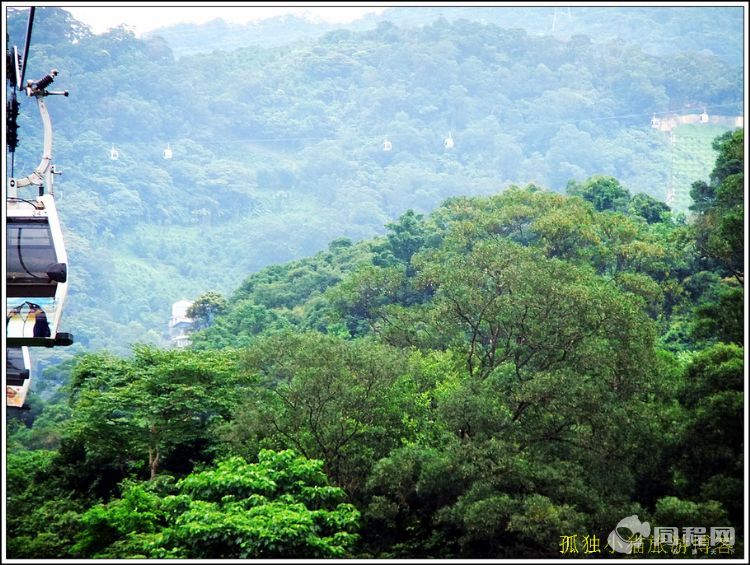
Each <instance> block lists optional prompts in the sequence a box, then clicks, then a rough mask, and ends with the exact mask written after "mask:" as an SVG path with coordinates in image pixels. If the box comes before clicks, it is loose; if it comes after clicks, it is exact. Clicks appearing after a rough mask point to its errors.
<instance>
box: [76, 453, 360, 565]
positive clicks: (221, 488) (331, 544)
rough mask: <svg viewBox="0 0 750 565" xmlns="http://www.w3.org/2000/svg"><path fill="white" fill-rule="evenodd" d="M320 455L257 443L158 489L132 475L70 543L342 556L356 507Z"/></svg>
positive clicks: (94, 552)
mask: <svg viewBox="0 0 750 565" xmlns="http://www.w3.org/2000/svg"><path fill="white" fill-rule="evenodd" d="M322 466H323V464H322V462H321V461H316V460H309V459H305V458H303V457H300V456H299V455H297V454H295V453H294V452H293V451H281V452H273V451H269V450H262V451H261V452H260V453H259V454H258V463H248V462H247V461H245V460H244V459H242V458H241V457H232V458H229V459H226V460H223V461H220V462H219V463H218V464H217V465H216V467H215V468H211V469H207V470H204V471H201V472H194V473H192V474H190V475H188V476H187V477H185V478H184V479H182V480H180V481H178V482H177V483H176V485H175V486H174V487H173V488H172V489H171V490H173V491H174V492H175V494H170V495H166V496H162V495H159V494H157V493H154V492H150V490H149V489H148V488H147V487H146V486H145V485H141V484H137V483H133V484H129V485H126V486H125V489H124V492H123V496H122V498H119V499H116V500H113V501H111V502H109V503H108V504H106V505H98V506H95V507H93V508H91V509H90V510H89V511H88V512H86V514H84V515H83V518H82V523H83V530H82V532H81V534H80V535H79V540H78V543H77V545H76V546H75V548H74V550H75V551H76V552H78V553H79V554H80V555H82V556H86V557H98V558H136V557H140V558H144V557H146V558H170V557H172V558H174V557H183V558H184V557H190V558H193V559H206V558H211V559H217V558H218V559H221V558H224V559H258V558H280V557H284V558H293V557H297V558H300V557H305V558H322V557H339V558H341V557H346V556H347V555H349V552H350V551H351V549H352V547H353V544H354V543H355V542H356V540H357V534H356V531H357V528H358V523H359V512H357V510H356V509H355V508H354V507H353V506H352V505H351V504H346V503H344V502H343V499H344V492H343V491H342V490H341V489H340V488H337V487H332V486H330V485H329V484H328V478H327V477H326V475H325V474H324V473H323V471H322Z"/></svg>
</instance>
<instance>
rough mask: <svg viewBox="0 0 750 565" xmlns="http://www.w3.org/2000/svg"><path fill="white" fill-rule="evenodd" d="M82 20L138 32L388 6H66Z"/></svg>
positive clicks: (338, 18) (324, 16)
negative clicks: (127, 27)
mask: <svg viewBox="0 0 750 565" xmlns="http://www.w3.org/2000/svg"><path fill="white" fill-rule="evenodd" d="M60 7H61V8H63V9H65V10H67V11H68V12H70V13H71V14H73V17H75V18H76V19H77V20H78V21H81V22H83V23H85V24H87V25H88V26H90V27H91V30H92V31H93V32H94V33H103V32H105V31H107V30H108V29H110V28H113V27H117V26H119V25H121V24H125V25H127V26H129V27H130V28H131V29H132V30H133V31H134V32H135V34H136V35H140V34H142V33H145V32H148V31H151V30H154V29H157V28H160V27H164V26H169V25H175V24H179V23H205V22H208V21H211V20H215V19H217V18H221V19H223V20H226V21H227V22H233V23H247V22H249V21H252V20H260V19H266V18H272V17H275V16H280V15H283V14H296V15H300V16H302V15H305V16H307V17H309V18H311V19H313V20H322V21H327V22H337V23H343V22H350V21H352V20H355V19H358V18H361V17H362V16H364V15H365V14H367V13H372V12H382V11H383V10H384V9H385V8H383V7H376V6H369V7H368V6H367V5H362V6H358V7H330V5H329V6H328V7H321V6H316V5H314V4H312V3H297V4H296V5H295V6H292V5H288V6H272V7H271V6H258V5H253V4H248V3H245V5H242V4H236V5H225V6H208V5H195V4H193V5H188V4H186V5H177V4H175V5H172V6H169V7H164V6H157V7H154V6H132V5H131V6H111V5H110V6H80V7H66V6H64V5H63V6H60Z"/></svg>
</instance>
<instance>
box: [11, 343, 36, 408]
mask: <svg viewBox="0 0 750 565" xmlns="http://www.w3.org/2000/svg"><path fill="white" fill-rule="evenodd" d="M5 351H6V357H5V405H6V406H9V407H12V408H22V407H23V405H24V402H25V401H26V395H27V394H28V392H29V385H30V383H31V378H30V377H31V359H30V357H29V348H28V347H8V348H7V349H6V350H5Z"/></svg>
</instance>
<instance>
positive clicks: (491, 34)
mask: <svg viewBox="0 0 750 565" xmlns="http://www.w3.org/2000/svg"><path fill="white" fill-rule="evenodd" d="M706 10H707V11H706V12H705V15H706V17H709V16H710V15H711V14H713V13H714V12H713V11H712V10H711V9H706ZM730 12H731V10H730ZM399 13H401V12H399ZM417 13H418V14H422V11H421V10H417ZM425 13H426V12H425ZM483 13H484V12H483ZM503 13H504V11H503ZM691 13H692V12H691ZM696 13H704V12H701V11H700V10H698V11H696ZM718 13H720V14H724V13H725V12H718ZM602 14H603V16H604V17H605V20H606V17H607V14H609V12H607V11H606V10H605V11H604V12H602ZM420 17H421V16H420ZM518 17H521V16H520V15H519V16H518ZM592 17H593V16H590V15H587V18H588V19H591V18H592ZM664 21H672V20H671V19H667V20H664ZM676 21H682V20H680V18H679V17H678V18H677V19H676V20H675V22H676ZM691 21H693V20H691ZM705 21H706V18H698V19H697V20H695V22H697V23H694V24H691V25H697V26H703V25H705V24H704V22H705ZM25 24H26V20H25V12H23V11H19V12H16V11H11V12H10V19H9V32H10V39H11V42H14V41H15V42H17V43H21V42H22V40H23V33H24V30H25ZM601 25H604V24H603V23H602V24H601ZM665 29H668V28H665ZM690 29H693V28H687V27H683V28H678V29H677V30H673V31H672V32H671V33H672V35H669V37H677V36H678V35H679V34H677V31H680V32H685V33H687V34H688V35H690V36H691V37H692V36H693V35H692V32H690V33H688V32H689V31H690ZM701 29H702V28H701ZM731 30H732V26H730V25H727V26H721V27H717V28H715V29H714V31H713V33H714V34H715V33H721V32H725V33H726V34H727V36H728V37H730V38H731V37H734V36H733V35H732V33H731ZM665 33H666V32H665ZM660 37H661V39H664V37H665V36H660ZM707 37H712V35H709V36H707ZM600 39H601V38H599V37H594V38H590V37H588V36H584V35H580V34H579V35H575V36H573V37H570V38H569V39H567V40H564V39H555V38H552V37H549V36H536V35H528V34H527V33H526V32H524V31H523V30H522V29H519V28H508V27H500V26H498V25H495V24H493V23H481V22H478V21H470V20H467V19H461V20H456V21H448V20H447V19H438V20H436V21H434V23H431V24H429V25H422V26H421V27H404V28H401V27H398V26H397V25H395V24H393V23H389V22H387V21H383V22H380V23H379V24H378V25H377V27H376V28H375V29H372V30H370V31H361V32H352V31H347V30H339V31H333V32H330V33H328V34H327V35H324V36H323V37H321V38H319V39H316V40H309V41H302V42H297V43H295V44H294V45H287V46H280V47H274V48H262V47H252V48H246V49H239V50H234V51H227V52H218V51H217V52H209V51H206V52H203V53H201V54H195V55H191V56H183V57H180V58H176V57H175V56H174V54H173V53H172V51H171V50H170V48H169V47H168V45H167V44H166V43H165V42H164V41H162V40H161V39H159V38H158V37H151V38H149V39H145V40H139V39H136V38H135V37H134V36H133V35H132V33H130V32H128V31H126V30H124V29H116V30H113V31H111V32H110V33H107V34H103V35H92V34H91V33H90V32H89V31H88V30H87V28H86V27H85V26H82V24H80V23H78V22H76V21H75V20H73V19H72V18H70V16H69V15H68V14H67V12H65V11H62V10H60V9H57V8H41V9H40V10H39V11H38V12H37V22H36V24H35V28H34V48H33V49H32V50H31V52H30V61H29V67H28V72H29V73H30V76H37V75H39V76H41V75H43V74H44V73H46V72H48V70H49V69H50V68H53V67H55V68H58V69H59V70H60V76H59V77H58V80H57V82H56V85H58V86H59V87H60V88H65V89H68V90H69V91H70V97H69V98H67V99H52V100H50V104H49V108H50V112H51V114H52V119H53V127H54V135H55V163H56V164H57V167H58V168H59V169H60V170H61V171H63V173H64V175H63V176H62V177H60V178H59V179H58V190H59V191H60V192H61V193H62V200H61V202H60V205H59V209H60V213H61V215H62V218H63V221H64V225H65V228H66V242H67V245H68V254H69V255H70V257H71V265H74V271H71V273H72V274H71V281H72V288H71V300H70V305H69V309H68V311H67V312H66V314H65V317H66V321H67V324H68V328H69V329H70V330H71V331H72V332H73V333H74V334H75V335H76V341H77V344H78V345H76V346H74V349H73V351H80V350H90V349H109V350H112V351H116V352H118V353H126V352H127V351H128V350H129V345H130V344H131V343H132V342H134V341H141V342H147V343H153V344H162V343H164V341H163V337H162V336H163V333H164V330H165V327H166V321H167V320H168V318H169V307H170V304H171V303H172V302H174V301H176V300H179V299H181V298H187V299H194V298H195V297H196V296H198V295H199V294H200V293H202V292H205V291H207V290H215V291H218V292H220V293H223V294H226V293H228V292H230V291H231V290H232V289H233V288H234V287H235V286H236V285H237V284H239V282H240V281H241V280H242V278H243V277H244V276H245V275H246V274H247V273H250V272H254V271H257V270H258V269H260V268H263V267H265V266H267V265H269V264H274V263H278V262H284V261H288V260H291V259H296V258H301V257H304V256H307V255H310V254H313V253H315V252H317V251H319V250H321V249H324V248H325V247H326V245H327V244H328V242H329V241H331V240H333V239H336V238H338V237H341V236H345V237H349V238H352V239H353V240H360V239H363V238H367V237H372V236H374V235H376V234H379V233H382V226H383V225H384V224H385V223H387V222H388V221H392V220H394V219H395V218H397V217H398V216H399V215H400V214H402V213H403V212H405V211H406V210H407V209H413V210H415V211H417V212H419V213H426V212H429V211H431V210H433V209H434V208H435V207H436V206H438V205H439V204H440V202H441V201H442V200H443V199H445V198H447V197H450V196H457V195H472V194H473V195H478V194H485V195H488V194H494V193H496V192H498V191H500V190H502V189H504V188H505V187H506V186H508V185H509V184H513V183H515V184H520V185H523V184H526V183H528V182H535V183H537V184H538V185H540V186H544V187H547V188H550V189H552V190H556V191H564V190H565V187H566V185H567V183H568V181H569V180H571V179H572V180H575V181H577V182H582V181H584V180H586V179H587V178H588V177H590V176H592V175H595V174H605V175H611V176H614V177H615V178H617V179H618V180H619V181H620V182H621V183H622V184H623V186H625V187H626V188H628V189H629V190H631V191H632V192H634V193H635V192H645V193H647V194H649V195H651V196H653V197H655V198H657V199H659V200H664V199H665V197H666V194H667V189H668V184H669V180H670V178H669V171H670V168H671V164H672V161H673V159H672V157H673V153H672V152H671V146H670V144H669V140H668V136H667V135H666V133H665V132H662V131H659V130H655V129H653V128H651V127H649V120H650V119H651V117H652V116H653V115H654V113H656V114H657V115H660V116H661V115H665V113H666V112H669V111H673V112H676V113H677V114H681V115H689V114H691V113H694V114H695V116H697V113H698V112H700V111H702V110H703V108H704V107H705V108H708V111H709V112H710V113H711V115H712V116H713V115H714V114H725V115H739V114H741V100H742V68H741V66H740V65H738V64H733V63H731V62H730V61H732V58H731V57H720V56H718V55H716V54H713V53H711V52H710V45H713V43H706V44H705V45H703V44H701V43H700V42H696V43H695V44H694V49H692V50H690V51H680V52H670V53H668V54H665V55H662V56H657V55H649V54H647V53H648V49H647V48H648V44H647V43H643V42H641V44H640V45H635V44H629V43H627V42H623V41H617V42H613V41H608V42H604V43H601V42H600ZM675 41H677V39H675ZM707 41H708V40H707ZM733 41H734V40H728V43H727V45H733V44H734V43H733ZM704 47H705V48H704ZM21 111H22V115H21V118H20V124H21V130H20V137H21V144H20V147H19V149H18V152H17V157H16V170H17V171H26V170H30V169H31V168H33V167H34V166H35V165H36V164H37V163H38V158H39V152H40V144H41V132H40V131H39V126H40V120H39V118H38V115H37V113H36V109H35V108H34V104H33V102H32V101H22V107H21ZM705 125H706V126H710V125H712V124H705ZM712 127H716V126H712ZM724 129H727V128H726V126H724ZM449 135H450V136H451V138H452V139H453V140H454V147H453V148H451V149H450V150H447V149H445V147H444V139H445V138H446V137H448V136H449ZM386 139H387V140H388V141H389V142H390V143H391V146H392V150H391V151H388V152H386V151H383V145H384V142H385V140H386ZM710 139H711V138H705V139H703V141H702V145H701V146H700V147H699V148H698V150H700V151H702V152H706V151H708V152H709V153H710V152H711V151H712V150H711V148H710ZM167 147H169V148H170V149H171V150H172V152H173V158H172V159H171V160H165V159H164V158H163V156H162V155H163V150H164V149H165V148H167ZM112 148H115V150H116V151H117V152H118V155H119V159H118V160H117V161H112V160H110V151H111V149H112ZM702 162H703V165H702V166H703V171H702V175H701V176H699V177H696V178H690V179H689V180H685V178H684V177H676V178H678V180H679V179H680V178H682V183H683V184H682V185H681V194H682V196H683V198H679V199H678V200H677V201H676V203H677V204H679V206H680V208H679V209H681V210H682V211H685V212H686V211H687V208H686V206H687V204H689V202H688V201H686V197H687V192H688V191H689V183H690V182H692V181H693V180H699V179H700V180H708V173H709V172H710V162H711V160H709V162H708V163H706V162H705V160H704V161H702ZM676 172H678V173H679V171H676ZM678 188H679V187H678ZM289 226H294V227H295V229H293V230H290V229H289ZM72 268H73V267H72Z"/></svg>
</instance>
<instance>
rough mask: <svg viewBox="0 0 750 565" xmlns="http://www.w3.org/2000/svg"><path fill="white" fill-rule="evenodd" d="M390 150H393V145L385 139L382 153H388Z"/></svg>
mask: <svg viewBox="0 0 750 565" xmlns="http://www.w3.org/2000/svg"><path fill="white" fill-rule="evenodd" d="M391 149H393V144H392V143H391V142H390V141H389V140H388V138H387V137H386V138H385V141H384V142H383V151H390V150H391Z"/></svg>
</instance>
